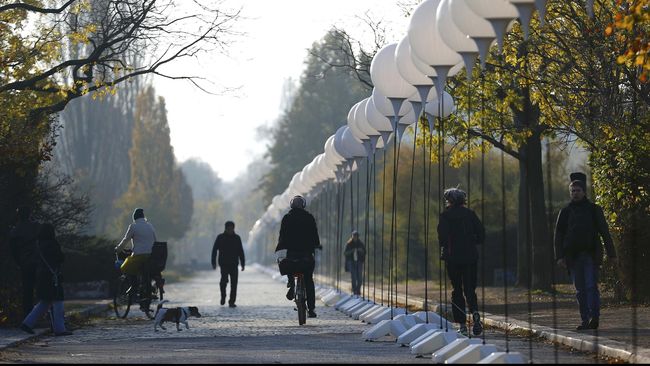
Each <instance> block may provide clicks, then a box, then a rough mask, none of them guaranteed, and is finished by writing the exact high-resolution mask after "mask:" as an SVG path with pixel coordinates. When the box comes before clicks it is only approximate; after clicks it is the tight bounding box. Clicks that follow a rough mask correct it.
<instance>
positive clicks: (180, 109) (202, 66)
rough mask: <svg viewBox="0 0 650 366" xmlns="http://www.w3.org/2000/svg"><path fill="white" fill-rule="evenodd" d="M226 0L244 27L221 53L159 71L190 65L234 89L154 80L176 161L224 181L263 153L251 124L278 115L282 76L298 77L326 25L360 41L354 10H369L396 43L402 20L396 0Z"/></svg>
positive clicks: (364, 31)
mask: <svg viewBox="0 0 650 366" xmlns="http://www.w3.org/2000/svg"><path fill="white" fill-rule="evenodd" d="M225 4H227V6H228V7H230V8H240V7H241V8H242V12H241V14H242V20H240V21H238V22H237V23H236V25H235V27H234V30H235V31H237V32H240V33H244V34H243V35H241V36H236V37H235V38H233V40H232V43H231V45H230V47H229V48H228V55H227V56H223V55H220V54H218V53H216V52H215V53H213V54H202V55H201V56H200V57H199V58H198V60H186V61H181V62H176V63H175V64H174V65H171V66H170V67H169V68H167V69H165V71H166V72H167V73H169V74H187V70H191V71H192V73H193V74H198V75H200V76H202V77H205V78H206V79H207V80H209V81H210V82H211V83H214V85H215V86H216V87H218V86H223V87H225V88H232V89H235V91H232V92H226V93H220V95H210V94H206V93H204V92H202V91H200V90H199V89H197V88H196V87H194V86H193V85H191V84H190V83H188V82H185V81H172V80H166V79H161V78H157V79H154V86H155V88H156V91H157V93H158V95H160V96H163V97H164V98H165V101H166V105H167V111H168V120H169V125H170V130H171V143H172V145H173V146H174V152H175V155H176V158H177V160H178V161H179V162H183V161H185V160H187V159H189V158H199V159H201V160H203V161H205V162H207V163H208V164H210V166H212V168H213V169H214V170H215V171H216V172H217V173H218V175H219V177H221V178H222V179H223V180H225V181H232V180H233V179H235V178H236V177H237V176H238V175H239V174H241V173H243V172H244V171H245V169H246V167H247V165H248V163H250V162H251V161H252V160H253V159H254V158H256V157H259V156H261V155H262V154H263V153H264V152H265V151H266V145H267V144H268V139H267V137H266V136H260V134H259V133H258V127H259V126H264V125H267V126H268V125H270V124H271V123H272V122H273V121H274V120H275V119H276V118H277V117H278V116H279V114H280V113H281V110H280V103H281V95H282V90H283V85H284V84H285V82H286V80H287V79H288V78H292V79H294V80H299V78H300V75H301V73H302V71H303V69H304V60H305V58H306V56H307V50H308V49H309V48H310V47H311V45H312V44H313V43H314V42H317V41H319V40H320V39H321V38H322V37H323V36H324V35H325V33H326V32H327V30H328V29H330V28H331V27H332V26H333V25H336V26H337V27H340V28H344V29H346V30H347V31H348V32H349V33H350V34H352V35H353V36H354V37H355V38H358V39H362V40H363V39H367V38H368V37H369V34H370V33H369V28H368V27H367V26H366V25H365V24H364V23H363V22H362V21H361V20H359V19H358V16H363V14H364V13H366V12H369V14H371V15H372V17H373V19H383V20H384V22H385V23H386V26H387V27H388V28H389V29H390V30H392V33H393V34H394V35H395V39H388V41H389V42H397V41H399V38H400V37H403V36H404V35H405V34H406V27H407V25H408V18H406V17H405V16H404V14H403V11H402V9H401V8H400V6H398V0H372V1H371V0H328V1H315V0H276V1H269V0H232V1H227V2H226V3H225ZM341 123H342V124H343V123H345V121H341ZM334 132H335V131H332V133H334ZM323 143H324V141H323Z"/></svg>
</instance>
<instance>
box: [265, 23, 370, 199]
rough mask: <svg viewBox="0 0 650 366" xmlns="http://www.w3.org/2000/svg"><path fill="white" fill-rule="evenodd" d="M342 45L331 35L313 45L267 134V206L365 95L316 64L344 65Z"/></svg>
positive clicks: (337, 72)
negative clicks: (291, 94)
mask: <svg viewBox="0 0 650 366" xmlns="http://www.w3.org/2000/svg"><path fill="white" fill-rule="evenodd" d="M341 47H345V44H344V43H341V42H340V40H339V39H338V38H337V37H336V32H335V31H330V32H328V33H327V34H326V35H325V37H323V39H322V40H321V41H320V42H318V43H314V45H313V46H312V48H311V51H310V52H309V55H308V57H307V59H306V61H305V63H306V64H307V67H306V70H305V71H304V73H303V75H302V77H301V79H300V83H299V87H298V89H297V90H296V92H295V96H294V97H293V99H292V101H291V104H290V107H289V108H288V109H287V110H285V111H284V112H283V114H282V115H281V116H280V118H279V119H278V121H277V125H276V126H275V127H274V128H273V131H272V141H271V146H270V147H269V150H268V152H267V156H268V157H269V160H270V163H271V170H270V172H269V173H268V174H267V175H266V177H265V178H264V183H263V189H264V191H265V196H266V200H267V202H268V201H270V199H271V197H273V196H274V195H276V194H279V193H280V192H282V190H284V189H285V188H286V185H287V182H289V181H290V180H291V176H292V175H293V174H295V172H296V171H297V170H298V169H300V168H301V167H303V166H304V165H305V164H307V163H309V159H312V158H313V157H314V156H316V155H317V154H318V153H320V152H321V151H322V148H323V144H324V143H325V140H326V139H327V137H328V136H329V135H330V134H331V133H332V131H334V130H336V128H338V126H339V125H340V124H341V123H343V122H344V121H345V120H346V116H347V114H348V111H349V109H350V107H352V105H353V104H354V103H356V102H358V101H359V100H361V98H362V97H364V96H365V94H366V93H367V89H366V88H365V87H364V86H363V85H362V84H361V83H360V82H359V81H358V80H357V79H356V76H355V74H354V73H353V72H350V71H348V70H345V69H342V68H331V67H329V66H328V65H327V64H325V63H323V62H322V60H323V59H325V60H329V62H331V63H336V64H339V63H344V60H346V59H347V56H346V53H345V52H341V51H340V48H341Z"/></svg>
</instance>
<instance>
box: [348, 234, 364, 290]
mask: <svg viewBox="0 0 650 366" xmlns="http://www.w3.org/2000/svg"><path fill="white" fill-rule="evenodd" d="M344 255H345V269H346V271H348V272H350V274H351V276H352V293H354V294H355V295H361V286H363V264H364V262H365V257H366V247H365V245H363V242H362V241H361V239H359V232H358V231H356V230H354V231H353V232H352V238H350V240H348V242H347V243H346V245H345V251H344Z"/></svg>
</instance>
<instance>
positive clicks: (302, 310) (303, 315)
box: [293, 273, 307, 325]
mask: <svg viewBox="0 0 650 366" xmlns="http://www.w3.org/2000/svg"><path fill="white" fill-rule="evenodd" d="M293 278H294V281H295V289H296V293H295V297H294V301H295V302H296V308H297V309H298V324H299V325H303V324H305V323H306V322H307V291H306V288H305V276H304V275H303V274H302V273H294V274H293Z"/></svg>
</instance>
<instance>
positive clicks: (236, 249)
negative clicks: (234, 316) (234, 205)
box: [212, 221, 245, 308]
mask: <svg viewBox="0 0 650 366" xmlns="http://www.w3.org/2000/svg"><path fill="white" fill-rule="evenodd" d="M217 252H218V253H219V267H220V268H221V282H220V283H219V285H220V288H221V305H224V304H225V303H226V286H227V285H228V277H229V276H230V298H229V299H228V306H230V307H231V308H234V307H237V305H235V300H236V299H237V278H238V274H239V273H238V271H237V264H238V262H240V261H241V270H242V271H243V270H244V265H245V260H244V247H243V246H242V243H241V238H240V237H239V235H237V234H235V223H234V222H232V221H226V230H225V231H224V232H223V233H222V234H219V236H217V239H216V240H215V241H214V246H213V247H212V268H213V269H217V261H216V259H217Z"/></svg>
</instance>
